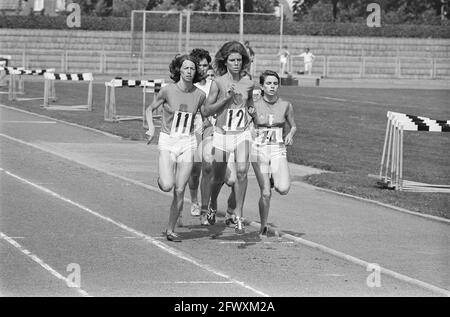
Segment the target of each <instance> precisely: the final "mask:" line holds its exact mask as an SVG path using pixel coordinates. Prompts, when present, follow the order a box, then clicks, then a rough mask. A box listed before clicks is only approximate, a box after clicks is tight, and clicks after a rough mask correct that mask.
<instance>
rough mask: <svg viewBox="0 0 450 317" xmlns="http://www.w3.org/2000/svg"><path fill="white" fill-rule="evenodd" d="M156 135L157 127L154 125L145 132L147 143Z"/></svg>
mask: <svg viewBox="0 0 450 317" xmlns="http://www.w3.org/2000/svg"><path fill="white" fill-rule="evenodd" d="M154 135H155V127H154V126H151V127H148V131H147V132H145V137H146V138H147V145H149V144H150V142H151V141H152V139H153V136H154Z"/></svg>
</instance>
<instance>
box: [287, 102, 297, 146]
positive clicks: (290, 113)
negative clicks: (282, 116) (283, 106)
mask: <svg viewBox="0 0 450 317" xmlns="http://www.w3.org/2000/svg"><path fill="white" fill-rule="evenodd" d="M286 120H287V122H288V123H289V125H290V126H291V130H290V131H289V133H288V134H287V135H286V139H285V140H284V144H286V145H292V143H293V142H294V135H295V133H296V132H297V125H296V124H295V120H294V107H292V104H291V103H289V106H288V108H287V110H286Z"/></svg>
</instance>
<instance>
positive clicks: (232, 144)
mask: <svg viewBox="0 0 450 317" xmlns="http://www.w3.org/2000/svg"><path fill="white" fill-rule="evenodd" d="M245 141H249V142H252V134H251V132H250V130H246V131H242V132H238V133H229V132H228V133H226V134H222V133H218V132H214V135H213V147H215V148H216V149H219V150H221V151H223V152H227V153H231V152H234V151H236V149H237V147H238V145H239V144H241V143H242V142H245Z"/></svg>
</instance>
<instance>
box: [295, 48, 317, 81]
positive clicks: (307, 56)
mask: <svg viewBox="0 0 450 317" xmlns="http://www.w3.org/2000/svg"><path fill="white" fill-rule="evenodd" d="M297 56H298V57H303V63H304V65H305V71H304V72H303V74H308V75H311V71H312V63H313V61H314V59H315V58H316V57H315V56H314V54H313V53H311V52H310V50H309V48H306V49H305V51H304V52H303V53H301V54H300V55H297ZM301 73H302V72H299V74H301Z"/></svg>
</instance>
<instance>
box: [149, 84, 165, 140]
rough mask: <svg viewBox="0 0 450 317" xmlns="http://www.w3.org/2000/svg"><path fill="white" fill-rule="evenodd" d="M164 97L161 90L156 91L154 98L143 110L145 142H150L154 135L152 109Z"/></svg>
mask: <svg viewBox="0 0 450 317" xmlns="http://www.w3.org/2000/svg"><path fill="white" fill-rule="evenodd" d="M164 100H165V99H164V97H163V94H162V93H161V92H159V93H158V95H157V96H156V98H155V100H154V101H153V102H152V104H151V105H150V106H148V108H147V109H146V110H145V119H146V120H147V125H148V130H147V132H145V135H146V136H147V144H150V142H151V140H152V139H153V136H154V135H155V125H154V124H153V111H154V110H155V109H157V108H158V107H160V106H161V105H162V104H163V103H164Z"/></svg>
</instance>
